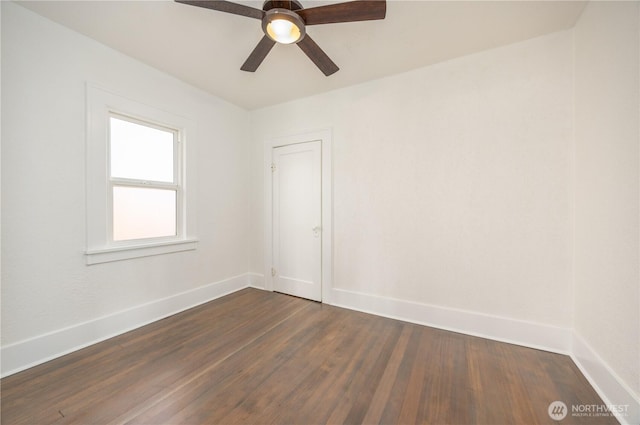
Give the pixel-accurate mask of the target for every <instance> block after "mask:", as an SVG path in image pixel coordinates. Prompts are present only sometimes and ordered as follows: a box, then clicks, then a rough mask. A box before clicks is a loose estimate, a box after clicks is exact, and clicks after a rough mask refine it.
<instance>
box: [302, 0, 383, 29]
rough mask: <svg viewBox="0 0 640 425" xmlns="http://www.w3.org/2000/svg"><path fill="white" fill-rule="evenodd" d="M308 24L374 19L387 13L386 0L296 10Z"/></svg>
mask: <svg viewBox="0 0 640 425" xmlns="http://www.w3.org/2000/svg"><path fill="white" fill-rule="evenodd" d="M296 13H297V14H298V15H300V16H301V17H302V19H303V20H304V22H305V24H307V25H318V24H335V23H339V22H354V21H373V20H376V19H384V17H385V16H386V14H387V2H386V1H385V0H356V1H350V2H346V3H337V4H328V5H326V6H318V7H312V8H309V9H301V10H296Z"/></svg>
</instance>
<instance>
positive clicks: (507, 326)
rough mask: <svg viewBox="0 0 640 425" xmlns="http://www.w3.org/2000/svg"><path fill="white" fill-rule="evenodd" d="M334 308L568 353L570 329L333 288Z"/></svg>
mask: <svg viewBox="0 0 640 425" xmlns="http://www.w3.org/2000/svg"><path fill="white" fill-rule="evenodd" d="M331 304H333V305H335V306H338V307H344V308H348V309H351V310H357V311H362V312H365V313H372V314H376V315H378V316H384V317H389V318H392V319H398V320H403V321H406V322H411V323H417V324H420V325H425V326H431V327H434V328H439V329H444V330H448V331H453V332H459V333H463V334H467V335H473V336H479V337H482V338H489V339H492V340H496V341H502V342H507V343H510V344H517V345H522V346H525V347H531V348H535V349H539V350H546V351H552V352H555V353H561V354H569V350H570V341H571V338H570V335H571V330H570V329H566V328H560V327H556V326H549V325H543V324H539V323H532V322H526V321H522V320H515V319H509V318H505V317H499V316H491V315H487V314H481V313H476V312H471V311H465V310H457V309H452V308H446V307H438V306H434V305H428V304H421V303H417V302H412V301H405V300H398V299H394V298H387V297H379V296H376V295H370V294H363V293H359V292H353V291H348V290H344V289H333V291H332V303H331Z"/></svg>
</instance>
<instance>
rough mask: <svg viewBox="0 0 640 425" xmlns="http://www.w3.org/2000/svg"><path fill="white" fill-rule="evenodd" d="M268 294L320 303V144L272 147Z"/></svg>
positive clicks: (310, 143)
mask: <svg viewBox="0 0 640 425" xmlns="http://www.w3.org/2000/svg"><path fill="white" fill-rule="evenodd" d="M272 159H273V165H272V170H273V172H272V173H271V174H272V188H273V204H272V205H273V215H272V219H273V226H272V229H273V263H274V264H273V271H272V275H273V289H274V290H275V291H278V292H283V293H285V294H290V295H295V296H298V297H303V298H308V299H311V300H314V301H322V227H321V224H322V142H321V141H319V140H318V141H313V142H305V143H297V144H293V145H287V146H281V147H275V148H273V156H272Z"/></svg>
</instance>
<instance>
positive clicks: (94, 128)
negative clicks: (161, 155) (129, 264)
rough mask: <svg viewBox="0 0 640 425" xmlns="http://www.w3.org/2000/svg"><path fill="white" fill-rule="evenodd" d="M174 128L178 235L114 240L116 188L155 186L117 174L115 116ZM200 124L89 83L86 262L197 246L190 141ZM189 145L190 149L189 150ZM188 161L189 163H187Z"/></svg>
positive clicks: (193, 157)
mask: <svg viewBox="0 0 640 425" xmlns="http://www.w3.org/2000/svg"><path fill="white" fill-rule="evenodd" d="M112 116H115V117H116V118H122V119H125V120H130V121H132V122H134V123H137V124H142V125H149V126H151V127H154V126H157V127H158V128H160V129H163V130H169V131H174V132H175V134H176V137H177V140H176V142H175V143H174V149H175V154H174V161H176V164H175V165H174V170H175V172H176V176H174V180H175V181H174V183H172V184H167V185H164V186H166V187H171V188H174V189H176V196H177V198H176V208H177V210H176V235H175V236H166V237H158V238H147V239H133V240H125V241H114V240H113V186H114V184H115V185H126V186H132V187H143V188H144V187H155V186H158V187H160V186H162V184H158V185H156V184H155V183H154V184H153V185H151V184H146V183H145V182H143V181H134V180H133V179H119V178H111V173H110V149H109V146H110V137H109V129H110V118H111V117H112ZM194 133H195V125H194V124H193V122H192V121H191V120H189V119H187V118H184V117H182V116H180V115H177V114H174V113H171V112H167V111H164V110H161V109H159V108H156V107H153V106H149V105H146V104H143V103H140V102H137V101H134V100H131V99H128V98H125V97H122V96H119V95H116V94H114V93H112V92H109V91H107V90H105V89H102V88H100V87H97V86H95V85H93V84H89V83H88V84H87V144H86V153H87V164H86V185H87V186H86V190H87V209H86V214H87V217H86V218H87V249H86V251H85V260H86V264H87V265H90V264H98V263H106V262H111V261H119V260H128V259H132V258H138V257H147V256H150V255H159V254H168V253H172V252H180V251H187V250H193V249H196V248H197V242H198V240H197V238H196V237H195V218H196V217H195V211H194V206H195V201H196V200H195V199H194V193H195V190H194V183H195V175H196V174H195V173H196V171H195V163H196V161H195V153H194V149H191V148H192V146H191V144H188V142H189V138H190V137H192V136H193V134H194ZM188 148H189V149H188ZM187 164H188V166H187Z"/></svg>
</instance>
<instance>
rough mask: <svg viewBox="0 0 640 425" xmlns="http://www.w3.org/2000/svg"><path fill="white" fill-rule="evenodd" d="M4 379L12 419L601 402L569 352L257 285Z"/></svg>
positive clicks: (296, 420) (259, 415)
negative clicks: (326, 302)
mask: <svg viewBox="0 0 640 425" xmlns="http://www.w3.org/2000/svg"><path fill="white" fill-rule="evenodd" d="M0 386H1V389H2V394H1V405H0V407H1V417H0V419H1V420H2V423H3V424H4V423H7V424H56V425H61V424H65V425H66V424H88V423H91V424H124V423H129V424H182V423H185V424H187V423H188V424H219V423H220V424H222V423H224V424H253V423H260V424H325V423H330V424H342V423H350V424H351V423H353V424H358V423H383V424H418V423H423V424H492V425H493V424H514V423H518V424H555V423H557V422H555V421H554V420H552V419H551V418H550V417H549V415H548V413H547V408H548V406H549V404H550V403H551V402H552V401H555V400H560V401H564V402H565V403H566V404H567V406H571V405H579V404H596V405H601V404H602V400H600V399H599V398H598V396H597V394H596V393H595V391H594V390H593V388H591V386H590V385H589V384H588V382H587V380H586V379H585V378H584V376H582V374H581V373H580V371H579V370H578V369H577V367H576V366H575V365H574V364H573V362H572V361H571V359H570V358H569V357H567V356H563V355H559V354H553V353H547V352H543V351H538V350H533V349H528V348H524V347H519V346H514V345H510V344H505V343H500V342H496V341H490V340H487V339H482V338H477V337H472V336H467V335H462V334H456V333H453V332H447V331H443V330H438V329H432V328H428V327H423V326H419V325H415V324H409V323H405V322H400V321H396V320H391V319H386V318H382V317H377V316H371V315H368V314H364V313H358V312H354V311H349V310H345V309H341V308H337V307H332V306H327V305H322V304H318V303H315V302H309V301H306V300H302V299H299V298H295V297H289V296H286V295H282V294H276V293H270V292H264V291H259V290H255V289H246V290H243V291H239V292H237V293H234V294H231V295H229V296H227V297H223V298H221V299H218V300H215V301H213V302H211V303H207V304H204V305H201V306H198V307H196V308H194V309H190V310H188V311H185V312H183V313H180V314H177V315H174V316H171V317H169V318H166V319H163V320H161V321H158V322H155V323H152V324H150V325H148V326H145V327H142V328H140V329H137V330H135V331H132V332H129V333H127V334H124V335H121V336H118V337H116V338H112V339H110V340H107V341H104V342H101V343H99V344H95V345H93V346H91V347H87V348H85V349H83V350H80V351H77V352H75V353H72V354H70V355H68V356H64V357H61V358H59V359H56V360H53V361H51V362H48V363H46V364H43V365H40V366H37V367H34V368H32V369H29V370H27V371H24V372H21V373H18V374H15V375H12V376H10V377H7V378H4V379H2V380H1V381H0ZM562 423H563V424H604V425H607V424H616V423H617V421H616V420H615V419H614V418H613V417H595V418H594V417H572V416H571V415H569V416H567V417H566V418H565V419H564V420H563V421H562Z"/></svg>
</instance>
